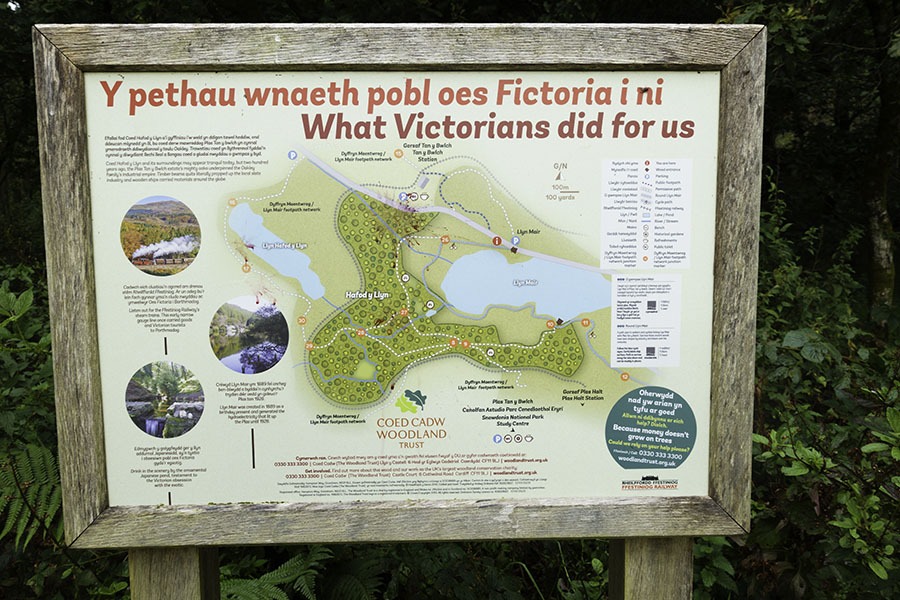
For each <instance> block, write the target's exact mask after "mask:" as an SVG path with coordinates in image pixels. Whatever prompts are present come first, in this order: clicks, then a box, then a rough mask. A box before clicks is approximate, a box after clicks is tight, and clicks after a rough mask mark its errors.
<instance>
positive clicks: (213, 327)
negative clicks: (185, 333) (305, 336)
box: [209, 296, 288, 373]
mask: <svg viewBox="0 0 900 600" xmlns="http://www.w3.org/2000/svg"><path fill="white" fill-rule="evenodd" d="M209 343H210V345H211V346H212V351H213V353H214V354H215V355H216V358H218V359H219V362H221V363H222V364H223V365H225V366H226V367H228V368H229V369H231V370H232V371H236V372H238V373H262V372H263V371H268V370H269V369H271V368H272V367H274V366H275V365H276V364H278V361H280V360H281V357H282V356H284V353H285V351H286V350H287V344H288V325H287V321H286V320H285V318H284V315H282V314H281V311H280V310H278V308H277V307H276V306H275V303H274V302H269V301H268V300H265V299H263V298H260V297H257V296H240V297H238V298H234V299H232V300H230V301H229V302H226V303H225V304H223V305H222V307H221V308H219V310H217V311H216V314H215V315H214V316H213V318H212V321H211V322H210V324H209Z"/></svg>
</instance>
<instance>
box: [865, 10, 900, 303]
mask: <svg viewBox="0 0 900 600" xmlns="http://www.w3.org/2000/svg"><path fill="white" fill-rule="evenodd" d="M867 5H868V8H869V14H870V15H871V17H872V30H873V33H874V42H875V48H874V51H875V60H876V64H877V65H878V73H879V81H878V85H877V88H876V93H877V95H878V98H879V100H880V106H879V110H878V124H877V127H878V131H877V132H876V133H875V139H874V142H873V147H872V151H871V153H870V157H871V159H870V160H871V162H870V163H869V165H868V168H867V175H868V176H867V178H866V186H865V188H864V193H865V195H866V208H867V209H868V213H869V214H868V216H869V238H870V243H871V257H870V262H869V273H870V277H871V284H870V285H871V287H870V296H869V298H870V308H871V309H873V310H874V309H877V308H880V307H883V306H890V305H891V304H892V303H893V301H894V282H895V277H896V268H895V266H894V249H895V248H894V227H893V224H892V223H891V215H890V211H889V210H888V188H889V184H890V179H891V177H892V176H893V175H894V174H895V173H896V169H897V164H898V156H900V151H898V148H900V69H898V65H897V64H896V63H897V62H898V61H900V59H898V58H893V57H891V56H889V54H888V49H889V47H890V45H891V38H892V34H893V31H892V25H893V23H894V20H895V18H896V17H897V12H898V11H897V6H896V5H897V2H896V1H895V0H869V2H867Z"/></svg>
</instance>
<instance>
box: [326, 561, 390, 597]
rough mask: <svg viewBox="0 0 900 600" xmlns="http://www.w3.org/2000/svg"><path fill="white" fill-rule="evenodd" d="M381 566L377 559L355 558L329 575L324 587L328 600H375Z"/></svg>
mask: <svg viewBox="0 0 900 600" xmlns="http://www.w3.org/2000/svg"><path fill="white" fill-rule="evenodd" d="M381 573H382V564H381V561H380V560H379V559H378V558H371V557H370V558H355V559H353V560H349V561H345V562H342V563H341V568H340V569H339V570H338V571H337V572H335V573H329V577H328V579H327V580H326V581H325V585H326V587H327V590H328V599H329V600H375V598H376V597H377V594H378V590H379V588H380V587H381Z"/></svg>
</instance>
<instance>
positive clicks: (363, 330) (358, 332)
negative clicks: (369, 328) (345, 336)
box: [356, 329, 366, 337]
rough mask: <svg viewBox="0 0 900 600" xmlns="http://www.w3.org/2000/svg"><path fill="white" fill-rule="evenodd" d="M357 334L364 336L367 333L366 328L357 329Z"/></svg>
mask: <svg viewBox="0 0 900 600" xmlns="http://www.w3.org/2000/svg"><path fill="white" fill-rule="evenodd" d="M356 335H358V336H359V337H363V336H364V335H366V330H365V329H357V330H356Z"/></svg>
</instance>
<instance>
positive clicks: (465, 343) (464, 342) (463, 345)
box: [462, 340, 472, 348]
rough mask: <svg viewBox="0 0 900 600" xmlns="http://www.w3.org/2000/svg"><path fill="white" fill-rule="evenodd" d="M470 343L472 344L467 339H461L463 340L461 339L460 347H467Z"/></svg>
mask: <svg viewBox="0 0 900 600" xmlns="http://www.w3.org/2000/svg"><path fill="white" fill-rule="evenodd" d="M471 345H472V343H471V342H469V340H463V341H462V347H463V348H468V347H469V346H471Z"/></svg>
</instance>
